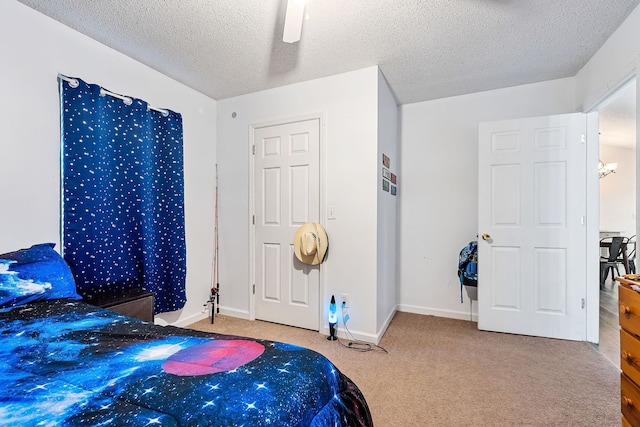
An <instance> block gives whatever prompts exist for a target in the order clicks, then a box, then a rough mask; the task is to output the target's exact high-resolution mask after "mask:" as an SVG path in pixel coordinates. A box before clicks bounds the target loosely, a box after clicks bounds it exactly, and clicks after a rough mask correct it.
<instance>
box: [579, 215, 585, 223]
mask: <svg viewBox="0 0 640 427" xmlns="http://www.w3.org/2000/svg"><path fill="white" fill-rule="evenodd" d="M585 222H586V218H585V216H584V215H582V216H581V217H580V225H584V224H585Z"/></svg>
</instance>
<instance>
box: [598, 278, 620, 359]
mask: <svg viewBox="0 0 640 427" xmlns="http://www.w3.org/2000/svg"><path fill="white" fill-rule="evenodd" d="M598 348H599V350H600V352H601V353H602V354H603V355H604V356H605V357H606V358H607V359H609V360H610V361H611V363H613V364H614V365H615V366H617V367H620V325H619V324H618V285H617V282H615V281H612V280H611V279H607V281H606V282H605V286H604V288H603V289H601V290H600V344H599V345H598Z"/></svg>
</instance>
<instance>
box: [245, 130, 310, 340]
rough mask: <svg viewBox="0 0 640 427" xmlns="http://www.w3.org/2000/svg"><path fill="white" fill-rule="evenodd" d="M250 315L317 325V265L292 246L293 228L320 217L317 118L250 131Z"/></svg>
mask: <svg viewBox="0 0 640 427" xmlns="http://www.w3.org/2000/svg"><path fill="white" fill-rule="evenodd" d="M253 141H254V144H255V154H254V180H255V182H254V206H255V239H254V241H255V266H254V271H255V281H256V282H255V317H256V319H261V320H267V321H271V322H277V323H282V324H286V325H292V326H298V327H301V328H307V329H313V330H319V327H320V324H319V317H320V314H319V313H320V307H319V295H320V290H319V287H320V274H319V273H320V268H319V266H313V267H312V266H309V265H306V264H302V263H301V262H299V261H298V259H297V258H296V257H295V254H294V251H293V237H294V235H295V232H296V230H297V229H298V228H299V227H300V226H301V225H302V224H304V223H306V222H310V221H312V222H319V219H320V218H319V217H320V197H319V186H320V167H319V156H320V121H319V119H312V120H305V121H298V122H293V123H286V124H281V125H274V126H267V127H261V128H256V129H255V130H254V139H253Z"/></svg>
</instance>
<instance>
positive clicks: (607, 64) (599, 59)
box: [575, 6, 640, 114]
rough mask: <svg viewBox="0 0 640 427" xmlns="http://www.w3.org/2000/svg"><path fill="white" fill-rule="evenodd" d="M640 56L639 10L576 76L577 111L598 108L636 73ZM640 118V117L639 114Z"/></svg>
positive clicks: (634, 12) (634, 11)
mask: <svg viewBox="0 0 640 427" xmlns="http://www.w3.org/2000/svg"><path fill="white" fill-rule="evenodd" d="M639 55H640V6H638V7H636V8H635V9H634V10H633V12H631V14H629V16H628V17H627V19H626V20H625V21H624V22H623V23H622V25H620V27H618V29H617V30H616V31H615V32H614V33H613V34H612V35H611V37H609V39H608V40H607V41H606V42H605V43H604V45H602V47H601V48H600V49H599V50H598V52H596V54H595V55H593V57H591V59H590V60H589V62H587V64H586V65H585V66H584V67H582V69H581V70H580V71H579V72H578V74H576V77H575V78H576V110H577V111H585V110H590V109H592V108H593V107H595V106H596V105H597V104H598V103H600V102H602V101H603V100H604V99H605V98H606V97H607V96H609V95H610V94H611V93H612V90H614V89H617V88H618V87H620V85H621V84H623V83H625V82H626V80H627V79H628V77H629V76H631V75H633V74H634V73H635V70H636V67H637V62H638V56H639ZM639 114H640V113H639Z"/></svg>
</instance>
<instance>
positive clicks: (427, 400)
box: [189, 313, 620, 427]
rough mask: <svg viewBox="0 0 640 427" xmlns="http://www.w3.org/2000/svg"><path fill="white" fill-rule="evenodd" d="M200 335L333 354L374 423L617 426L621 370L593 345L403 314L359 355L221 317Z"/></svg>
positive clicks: (319, 338) (307, 336)
mask: <svg viewBox="0 0 640 427" xmlns="http://www.w3.org/2000/svg"><path fill="white" fill-rule="evenodd" d="M189 327H190V328H193V329H198V330H201V331H211V332H218V333H224V334H230V335H241V336H248V337H255V338H263V339H268V340H273V341H284V342H288V343H292V344H297V345H302V346H304V347H308V348H310V349H313V350H315V351H317V352H319V353H321V354H323V355H325V356H326V357H327V358H329V359H330V360H331V361H332V362H333V363H334V364H335V365H336V366H337V367H338V368H339V369H340V370H341V371H342V372H343V373H344V374H345V375H347V376H348V377H349V378H351V379H352V380H353V381H354V382H355V383H356V384H357V385H358V387H359V388H360V390H362V392H363V394H364V395H365V397H366V399H367V402H368V403H369V407H370V409H371V413H372V415H373V420H374V422H375V424H376V426H377V427H387V426H403V427H404V426H522V425H525V426H619V425H620V403H619V402H620V397H619V396H620V393H619V387H620V379H619V370H618V369H617V368H616V367H615V366H613V365H612V364H611V362H609V361H608V360H607V359H606V358H604V357H603V356H602V355H601V354H600V353H598V351H597V350H596V349H595V348H594V347H593V346H592V345H591V344H589V343H585V342H571V341H561V340H552V339H546V338H536V337H527V336H520V335H509V334H500V333H492V332H481V331H478V330H477V326H476V323H472V322H468V321H462V320H453V319H444V318H438V317H433V316H421V315H416V314H409V313H397V314H396V316H395V317H394V319H393V321H392V323H391V325H390V326H389V329H388V330H387V332H386V334H385V335H384V337H383V339H382V342H381V343H380V345H381V346H383V347H384V348H385V349H386V350H387V351H388V353H381V352H367V353H363V352H357V351H354V350H351V349H348V348H345V347H342V346H341V345H340V344H338V343H337V342H335V341H327V339H326V337H325V336H323V335H320V334H319V333H317V332H313V331H307V330H304V329H298V328H291V327H287V326H282V325H277V324H272V323H268V322H261V321H254V322H252V321H247V320H241V319H237V318H233V317H228V316H222V315H216V318H215V324H213V325H211V321H210V319H205V320H202V321H200V322H197V323H194V324H192V325H190V326H189Z"/></svg>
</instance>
